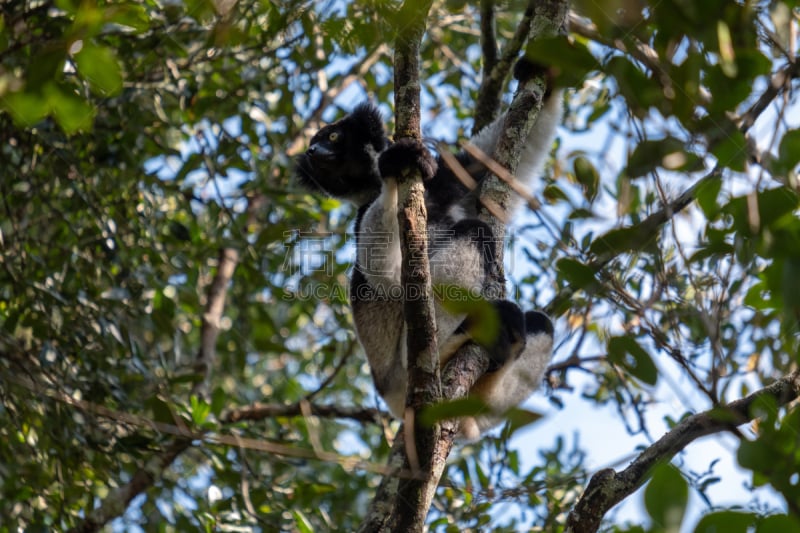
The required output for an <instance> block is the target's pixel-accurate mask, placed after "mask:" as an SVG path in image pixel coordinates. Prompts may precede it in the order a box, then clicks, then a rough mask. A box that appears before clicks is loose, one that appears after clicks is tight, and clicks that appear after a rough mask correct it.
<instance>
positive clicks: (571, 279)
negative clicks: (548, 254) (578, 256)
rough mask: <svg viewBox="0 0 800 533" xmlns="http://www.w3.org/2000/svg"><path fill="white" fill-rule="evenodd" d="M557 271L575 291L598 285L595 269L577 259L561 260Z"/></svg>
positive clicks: (557, 264)
mask: <svg viewBox="0 0 800 533" xmlns="http://www.w3.org/2000/svg"><path fill="white" fill-rule="evenodd" d="M556 269H557V270H558V273H559V274H561V276H562V277H563V278H564V279H565V280H566V281H567V283H569V284H570V286H571V287H572V289H573V290H575V291H577V290H580V289H583V288H585V287H588V286H589V285H595V284H597V280H596V279H595V277H594V275H595V271H594V269H593V268H591V267H589V266H587V265H585V264H584V263H581V262H580V261H577V260H575V259H569V258H563V259H559V260H558V263H556Z"/></svg>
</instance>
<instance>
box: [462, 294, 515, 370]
mask: <svg viewBox="0 0 800 533" xmlns="http://www.w3.org/2000/svg"><path fill="white" fill-rule="evenodd" d="M492 304H493V305H494V307H495V311H496V312H497V318H498V322H499V328H498V330H497V336H496V337H495V339H494V341H493V342H492V343H491V344H488V345H485V346H484V348H486V351H487V352H489V368H488V370H487V371H488V372H495V371H497V370H499V369H500V368H502V367H503V365H505V364H506V363H508V362H509V361H513V360H514V359H516V358H517V357H518V356H519V354H520V353H521V352H522V349H523V348H525V315H523V313H522V309H520V308H519V306H518V305H517V304H515V303H514V302H510V301H508V300H495V301H493V302H492ZM469 322H470V317H467V319H466V321H465V324H464V326H465V327H466V328H467V329H469V326H470V324H469Z"/></svg>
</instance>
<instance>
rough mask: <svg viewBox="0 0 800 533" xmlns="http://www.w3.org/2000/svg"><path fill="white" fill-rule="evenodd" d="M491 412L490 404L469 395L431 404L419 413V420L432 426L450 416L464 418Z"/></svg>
mask: <svg viewBox="0 0 800 533" xmlns="http://www.w3.org/2000/svg"><path fill="white" fill-rule="evenodd" d="M488 412H490V410H489V406H487V405H486V402H484V401H483V400H481V399H480V398H477V397H474V396H469V397H467V398H458V399H455V400H448V401H445V402H441V403H438V404H436V405H430V406H428V407H426V408H425V409H423V410H422V412H421V413H420V414H419V421H420V422H421V423H422V424H425V425H428V426H432V425H433V424H435V423H436V422H439V421H441V420H447V419H450V418H462V417H465V416H477V415H481V414H487V413H488Z"/></svg>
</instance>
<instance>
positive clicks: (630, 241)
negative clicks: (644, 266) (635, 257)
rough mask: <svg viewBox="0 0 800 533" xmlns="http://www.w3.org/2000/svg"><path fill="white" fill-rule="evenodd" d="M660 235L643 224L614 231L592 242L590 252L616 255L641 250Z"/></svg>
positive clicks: (601, 254)
mask: <svg viewBox="0 0 800 533" xmlns="http://www.w3.org/2000/svg"><path fill="white" fill-rule="evenodd" d="M657 235H658V233H657V232H655V231H651V230H646V229H645V227H644V226H643V225H642V224H636V225H634V226H629V227H627V228H617V229H612V230H611V231H609V232H608V233H606V234H604V235H600V236H599V237H597V238H595V240H594V241H592V245H591V246H590V247H589V251H590V252H592V253H593V254H595V255H598V256H603V255H606V254H611V255H616V254H620V253H623V252H627V251H631V250H640V249H642V248H643V247H644V245H645V244H647V243H649V242H650V241H652V240H653V239H655V238H656V236H657Z"/></svg>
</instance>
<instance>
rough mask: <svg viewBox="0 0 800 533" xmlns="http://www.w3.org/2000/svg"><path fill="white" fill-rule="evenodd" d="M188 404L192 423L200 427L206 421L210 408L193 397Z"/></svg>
mask: <svg viewBox="0 0 800 533" xmlns="http://www.w3.org/2000/svg"><path fill="white" fill-rule="evenodd" d="M190 402H191V413H192V421H193V422H194V423H195V424H197V425H198V426H200V425H202V424H203V422H205V421H206V418H208V414H209V413H210V412H211V406H210V405H209V404H208V403H206V402H204V401H203V400H202V399H200V398H199V397H197V396H194V395H193V396H192V397H191V399H190Z"/></svg>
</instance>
